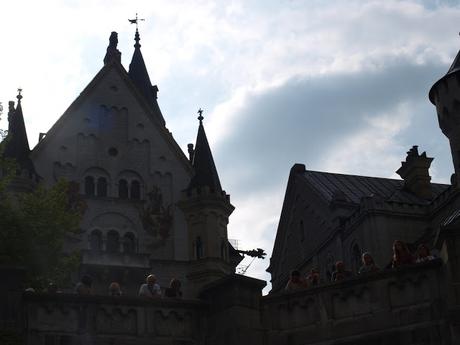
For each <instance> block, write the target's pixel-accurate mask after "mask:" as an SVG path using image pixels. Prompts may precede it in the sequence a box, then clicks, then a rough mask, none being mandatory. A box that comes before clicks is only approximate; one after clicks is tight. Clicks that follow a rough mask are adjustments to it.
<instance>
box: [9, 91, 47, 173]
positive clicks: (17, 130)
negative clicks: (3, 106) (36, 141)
mask: <svg viewBox="0 0 460 345" xmlns="http://www.w3.org/2000/svg"><path fill="white" fill-rule="evenodd" d="M21 93H22V89H18V95H17V96H16V98H17V100H18V102H17V105H16V109H14V102H13V101H10V102H9V103H8V106H9V110H8V135H7V136H6V139H5V150H4V151H3V157H5V158H10V159H14V160H15V161H16V163H17V164H18V165H19V168H20V170H26V171H28V173H29V175H30V177H38V175H37V174H36V172H35V168H34V164H33V163H32V161H31V159H30V158H29V154H30V147H29V141H28V139H27V132H26V126H25V124H24V116H23V114H22V106H21V99H22V94H21Z"/></svg>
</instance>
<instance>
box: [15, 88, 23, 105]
mask: <svg viewBox="0 0 460 345" xmlns="http://www.w3.org/2000/svg"><path fill="white" fill-rule="evenodd" d="M21 92H22V89H21V88H18V95H17V96H16V98H17V99H18V103H21V99H22V95H21Z"/></svg>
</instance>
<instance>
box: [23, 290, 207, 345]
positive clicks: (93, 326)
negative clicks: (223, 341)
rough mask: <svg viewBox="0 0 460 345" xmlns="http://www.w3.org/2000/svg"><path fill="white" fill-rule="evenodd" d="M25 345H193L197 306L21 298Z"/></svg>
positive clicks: (198, 333) (199, 318)
mask: <svg viewBox="0 0 460 345" xmlns="http://www.w3.org/2000/svg"><path fill="white" fill-rule="evenodd" d="M24 308H25V310H24V311H25V316H26V328H27V344H34V345H35V344H37V345H38V344H40V345H73V344H139V345H142V344H184V345H185V344H196V343H199V342H201V339H202V336H203V334H204V332H203V331H202V329H203V327H204V325H203V324H202V322H203V320H204V318H203V315H204V313H205V311H206V310H207V305H206V304H205V303H203V302H201V301H194V300H175V299H155V300H147V299H143V298H137V297H135V298H133V297H110V296H78V295H69V294H34V293H31V294H25V295H24Z"/></svg>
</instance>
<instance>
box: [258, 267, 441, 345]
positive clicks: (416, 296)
mask: <svg viewBox="0 0 460 345" xmlns="http://www.w3.org/2000/svg"><path fill="white" fill-rule="evenodd" d="M442 268H443V267H442V261H441V260H434V261H431V262H428V263H426V264H419V265H414V266H408V267H404V268H401V269H391V270H385V271H382V272H378V273H374V274H366V275H363V276H359V277H355V278H353V279H350V280H347V281H342V282H339V283H333V284H327V285H322V286H318V287H313V288H310V289H306V290H304V291H299V292H294V293H283V294H277V295H272V296H266V297H264V298H263V299H262V307H261V308H262V323H263V326H264V329H266V330H267V336H266V339H267V342H266V344H267V345H272V344H326V343H327V344H329V343H328V341H332V340H334V344H444V343H446V344H447V343H448V342H447V341H446V342H440V339H441V338H444V335H442V334H447V333H448V327H447V323H446V321H447V320H446V310H445V309H446V294H447V291H446V289H445V278H444V276H443V271H442Z"/></svg>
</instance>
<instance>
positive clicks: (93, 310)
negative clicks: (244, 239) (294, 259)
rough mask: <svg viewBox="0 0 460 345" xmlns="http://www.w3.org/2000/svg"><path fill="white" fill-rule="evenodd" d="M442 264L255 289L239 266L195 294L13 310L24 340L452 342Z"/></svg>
mask: <svg viewBox="0 0 460 345" xmlns="http://www.w3.org/2000/svg"><path fill="white" fill-rule="evenodd" d="M447 269H448V264H445V263H444V262H443V261H442V260H440V259H438V260H434V261H431V262H429V263H426V264H419V265H414V266H408V267H405V268H401V269H394V270H385V271H381V272H378V273H375V274H369V275H363V276H359V277H355V278H353V279H350V280H348V281H343V282H339V283H333V284H326V285H322V286H318V287H313V288H309V289H306V290H303V291H299V292H294V293H279V294H273V295H268V296H263V297H262V294H261V291H262V289H263V287H264V286H265V282H263V281H261V280H257V279H253V278H249V277H245V276H240V275H231V276H228V277H226V278H223V279H221V280H219V281H216V282H214V283H212V284H210V285H208V286H207V287H206V288H205V289H204V290H203V291H202V293H201V295H200V300H186V299H184V300H175V299H167V298H163V299H158V300H145V299H141V298H137V297H119V298H115V297H108V296H77V295H70V294H54V295H52V294H38V293H25V294H23V295H22V306H21V307H20V310H22V311H23V318H22V319H23V325H24V326H22V327H23V329H24V332H25V334H26V338H27V344H29V345H75V344H91V345H93V344H128V345H129V344H140V345H142V344H175V345H177V344H184V345H185V344H203V345H214V344H215V345H244V344H251V345H278V344H280V345H281V344H282V345H297V344H298V345H301V344H340V345H345V344H347V345H351V344H359V345H364V344H372V345H374V344H377V345H387V344H388V345H389V344H391V345H393V344H401V345H402V344H413V345H415V344H419V345H420V344H426V345H428V344H430V345H431V344H439V345H451V344H457V343H458V341H459V340H458V339H457V338H456V337H457V335H456V331H455V329H456V328H455V327H457V326H456V325H457V324H458V320H459V319H460V308H458V303H456V302H455V300H453V299H450V298H449V295H450V294H449V293H448V291H449V287H450V284H451V283H450V280H449V278H448V275H447V274H446V271H447ZM0 285H1V284H0ZM0 315H3V314H0ZM18 325H21V323H18ZM457 328H458V327H457Z"/></svg>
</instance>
